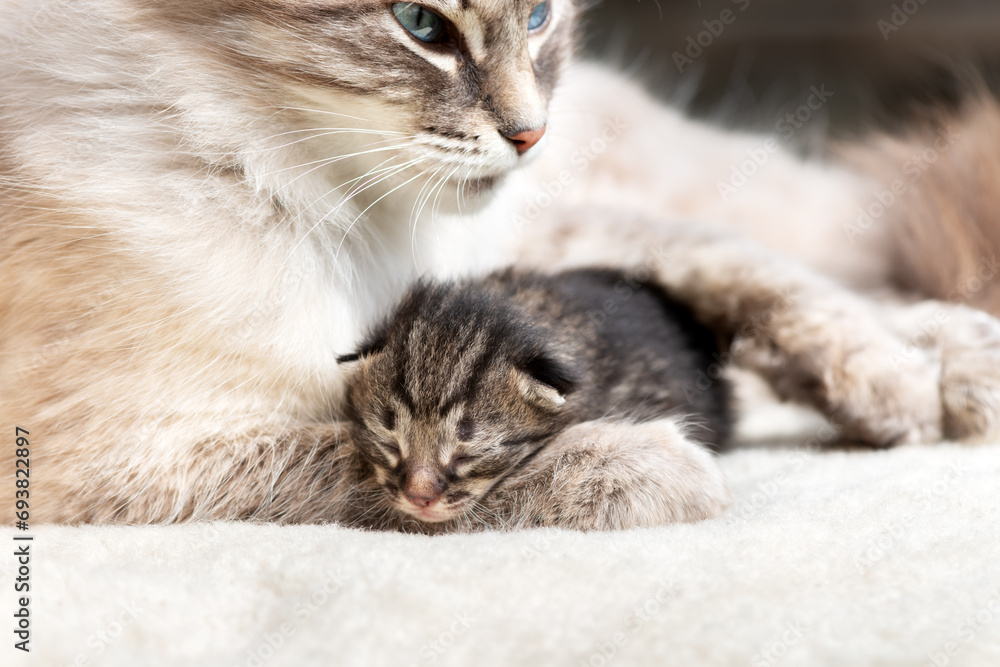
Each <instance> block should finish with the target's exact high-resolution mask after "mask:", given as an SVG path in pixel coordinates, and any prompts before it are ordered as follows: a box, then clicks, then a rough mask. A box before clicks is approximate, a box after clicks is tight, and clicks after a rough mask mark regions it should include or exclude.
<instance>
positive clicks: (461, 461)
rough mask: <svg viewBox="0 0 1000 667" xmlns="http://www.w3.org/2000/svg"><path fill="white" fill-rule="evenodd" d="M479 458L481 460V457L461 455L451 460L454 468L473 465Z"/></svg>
mask: <svg viewBox="0 0 1000 667" xmlns="http://www.w3.org/2000/svg"><path fill="white" fill-rule="evenodd" d="M477 458H479V457H478V456H473V455H471V454H459V455H458V456H455V457H454V458H452V460H451V466H452V467H453V468H454V467H456V466H462V465H466V464H469V463H472V462H473V461H475V460H476V459H477Z"/></svg>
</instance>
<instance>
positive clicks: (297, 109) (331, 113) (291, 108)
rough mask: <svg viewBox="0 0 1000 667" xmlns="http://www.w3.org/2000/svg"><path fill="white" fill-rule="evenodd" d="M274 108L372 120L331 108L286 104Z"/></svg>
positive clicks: (366, 121) (366, 120)
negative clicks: (312, 107) (311, 107)
mask: <svg viewBox="0 0 1000 667" xmlns="http://www.w3.org/2000/svg"><path fill="white" fill-rule="evenodd" d="M274 108H276V109H278V110H279V111H301V112H304V113H318V114H323V115H326V116H338V117H340V118H350V119H351V120H359V121H361V122H362V123H371V122H372V120H371V119H370V118H360V117H358V116H351V115H349V114H346V113H337V112H336V111H330V110H329V109H309V108H306V107H286V106H281V107H274Z"/></svg>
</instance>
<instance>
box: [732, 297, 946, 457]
mask: <svg viewBox="0 0 1000 667" xmlns="http://www.w3.org/2000/svg"><path fill="white" fill-rule="evenodd" d="M764 322H765V323H764V324H763V325H761V326H757V327H751V328H748V329H746V330H744V331H742V332H740V333H739V334H737V335H736V337H735V338H734V341H733V345H732V348H731V354H732V357H733V359H734V360H735V361H736V362H737V363H738V364H739V365H741V366H743V367H745V368H749V369H751V370H753V371H756V372H758V373H760V374H761V375H763V376H764V377H765V378H767V379H768V380H769V381H770V383H771V384H772V386H773V387H774V388H775V390H776V392H777V393H778V394H779V395H780V396H781V397H782V398H785V399H787V400H795V401H803V402H806V403H809V404H811V405H813V406H814V407H816V408H817V409H818V410H820V411H821V412H822V413H823V414H824V415H825V416H826V417H827V418H828V419H830V421H831V422H832V423H833V424H835V425H836V426H837V428H838V430H839V431H840V432H841V433H842V434H843V436H844V437H846V438H849V439H851V440H855V441H858V442H863V443H867V444H870V445H873V446H879V447H884V446H889V445H894V444H903V443H912V442H934V441H937V440H940V438H941V433H942V431H941V425H942V414H943V411H942V405H941V395H940V390H939V384H940V378H941V358H940V352H939V351H938V350H937V349H934V348H932V347H923V346H919V345H914V344H913V343H912V342H911V341H910V340H908V339H907V338H906V336H905V335H903V334H902V333H901V332H900V331H899V330H894V329H892V328H891V327H888V326H886V325H885V324H884V323H883V322H882V321H881V318H880V317H878V316H877V315H876V313H875V310H874V309H873V308H872V307H870V306H869V304H866V303H864V302H862V301H860V300H856V299H853V298H844V299H838V298H831V299H828V300H827V301H826V302H825V303H809V304H808V306H807V308H804V309H796V308H791V309H787V310H785V311H782V312H780V313H777V314H776V315H774V316H773V317H771V318H769V319H766V320H764Z"/></svg>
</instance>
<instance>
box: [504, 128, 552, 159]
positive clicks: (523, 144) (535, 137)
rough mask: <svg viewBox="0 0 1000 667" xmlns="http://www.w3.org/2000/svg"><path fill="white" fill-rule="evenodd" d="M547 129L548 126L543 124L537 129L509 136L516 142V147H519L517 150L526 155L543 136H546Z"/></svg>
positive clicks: (512, 141) (511, 140) (513, 142)
mask: <svg viewBox="0 0 1000 667" xmlns="http://www.w3.org/2000/svg"><path fill="white" fill-rule="evenodd" d="M545 130H546V126H545V125H543V126H542V127H541V128H539V129H537V130H525V131H524V132H518V133H517V134H515V135H513V136H509V137H507V138H508V139H510V142H511V143H512V144H514V148H516V149H517V152H518V153H520V154H521V155H524V154H525V153H527V152H528V151H530V150H531V149H532V148H533V147H534V146H535V145H536V144H537V143H538V142H539V141H541V140H542V137H544V136H545Z"/></svg>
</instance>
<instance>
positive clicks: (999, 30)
mask: <svg viewBox="0 0 1000 667" xmlns="http://www.w3.org/2000/svg"><path fill="white" fill-rule="evenodd" d="M592 5H593V6H592V7H591V8H590V9H589V10H588V11H587V14H586V17H587V18H586V22H585V26H586V35H587V40H586V45H587V47H586V48H587V50H588V51H589V53H590V54H591V55H594V56H597V57H599V58H602V59H605V60H610V61H612V62H614V63H615V64H616V65H617V66H619V67H620V68H624V69H626V70H628V71H629V72H630V73H631V74H633V75H634V76H635V78H636V79H638V80H640V81H643V82H645V83H646V85H647V87H649V88H650V89H651V90H653V91H654V93H656V94H658V95H660V96H662V97H664V98H668V99H672V100H674V101H675V102H679V103H681V104H682V105H684V106H686V108H687V109H688V110H689V111H690V112H691V113H692V114H693V115H696V116H701V117H707V118H709V119H714V120H716V121H719V122H722V123H725V124H727V125H734V126H739V127H746V128H754V129H770V128H773V126H774V124H775V122H776V120H777V119H780V118H781V117H782V116H783V114H784V113H787V112H788V111H789V110H794V109H795V108H797V107H798V106H799V105H801V104H803V103H804V102H805V101H806V99H807V98H808V95H809V91H810V89H811V87H813V86H817V87H820V86H825V89H826V90H827V91H830V92H832V93H833V96H832V97H831V98H830V99H829V101H828V102H827V103H826V104H824V105H823V109H822V111H821V113H820V114H817V115H816V118H814V119H812V120H811V121H810V124H811V125H812V127H811V129H812V130H813V131H814V133H815V132H816V131H817V130H818V131H819V133H822V134H827V133H831V134H833V135H843V134H850V133H852V132H853V131H855V130H857V129H858V128H860V127H870V126H871V125H872V124H873V123H875V124H877V125H878V126H880V127H885V128H891V127H892V126H894V125H899V124H900V122H901V121H903V120H904V119H906V118H907V117H908V116H911V115H913V114H918V115H919V114H921V113H926V112H927V109H928V102H931V103H934V104H938V105H951V104H954V103H955V102H956V101H957V99H958V98H959V97H960V95H959V94H958V91H959V90H963V89H968V83H969V80H970V79H971V78H975V77H980V76H981V77H982V78H983V79H984V80H986V81H987V82H988V83H992V81H990V78H991V76H992V74H991V73H992V72H994V71H996V67H995V66H996V64H997V63H1000V2H998V1H997V0H658V2H657V0H603V2H593V3H592ZM706 22H707V23H706ZM692 42H693V43H694V45H692Z"/></svg>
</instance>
